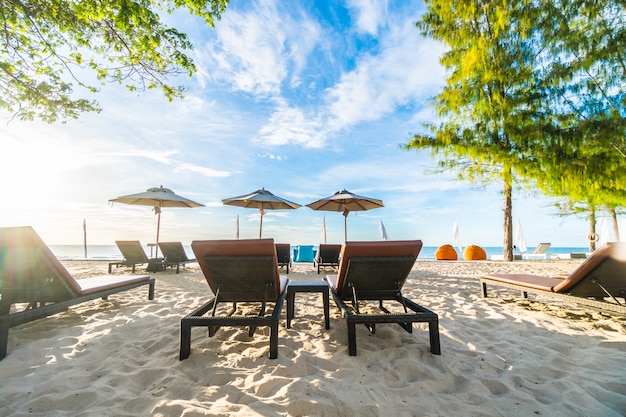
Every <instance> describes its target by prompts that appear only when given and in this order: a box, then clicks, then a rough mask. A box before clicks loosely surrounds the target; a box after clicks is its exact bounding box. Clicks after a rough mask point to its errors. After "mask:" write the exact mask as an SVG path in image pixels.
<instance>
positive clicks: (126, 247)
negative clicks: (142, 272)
mask: <svg viewBox="0 0 626 417" xmlns="http://www.w3.org/2000/svg"><path fill="white" fill-rule="evenodd" d="M115 244H116V245H117V248H118V249H119V250H120V252H122V256H123V259H122V260H121V261H116V262H110V263H109V274H110V273H111V267H112V266H115V267H116V268H117V267H120V266H130V267H132V272H133V274H134V273H135V266H136V265H143V264H148V265H150V262H151V260H150V259H149V258H148V256H147V255H146V252H145V251H144V250H143V247H142V246H141V243H140V242H139V241H138V240H116V241H115ZM152 262H155V260H153V261H152ZM148 269H151V268H148Z"/></svg>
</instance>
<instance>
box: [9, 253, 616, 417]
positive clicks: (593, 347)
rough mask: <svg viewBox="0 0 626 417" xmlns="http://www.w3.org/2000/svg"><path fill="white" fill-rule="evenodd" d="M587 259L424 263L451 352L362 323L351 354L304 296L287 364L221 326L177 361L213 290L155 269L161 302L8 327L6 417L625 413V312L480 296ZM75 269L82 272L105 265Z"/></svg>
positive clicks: (91, 309)
mask: <svg viewBox="0 0 626 417" xmlns="http://www.w3.org/2000/svg"><path fill="white" fill-rule="evenodd" d="M580 262H582V260H558V261H521V262H520V261H516V262H513V263H503V262H497V261H484V262H483V261H480V262H464V261H458V262H441V261H439V262H438V261H418V262H417V263H416V265H415V267H414V269H413V272H412V274H411V277H410V278H409V281H408V282H407V284H406V286H405V289H404V295H405V296H407V297H409V298H411V299H413V300H415V301H417V302H418V303H419V304H422V305H424V306H425V307H427V308H429V309H431V310H433V311H434V312H436V313H438V314H439V319H440V332H441V350H442V355H441V356H435V355H432V354H431V353H430V351H429V345H428V332H427V330H426V329H427V325H426V324H417V325H415V326H414V331H413V333H412V334H409V333H406V332H405V331H404V330H402V329H401V328H400V327H399V326H397V325H379V326H377V333H376V334H375V335H369V333H368V332H367V329H366V328H365V327H363V326H361V327H359V328H357V348H358V356H356V357H350V356H348V350H347V335H346V325H345V323H344V322H343V321H342V319H341V317H340V316H339V314H338V310H337V309H336V307H335V305H334V303H332V300H331V329H330V330H325V329H324V322H323V314H322V301H321V297H320V295H319V294H299V295H298V296H297V297H296V316H295V319H294V321H293V323H292V328H291V329H287V328H286V327H285V321H284V320H283V321H282V323H281V329H280V340H279V353H278V354H279V356H278V359H276V360H271V359H269V358H268V352H269V334H268V331H267V330H266V329H259V330H257V333H256V335H255V336H254V337H253V338H249V337H248V335H247V331H246V330H245V329H236V328H222V329H220V331H219V332H218V333H217V335H216V336H215V337H213V338H208V337H207V336H206V331H204V330H203V329H194V331H193V332H192V345H191V356H190V357H189V359H186V360H184V361H179V359H178V353H179V338H180V335H179V334H180V333H179V328H180V319H181V318H182V317H183V316H185V315H187V314H188V313H190V312H191V311H192V310H193V309H195V308H196V307H198V306H200V305H201V304H203V303H204V302H206V301H207V300H208V299H209V297H210V291H209V288H208V285H207V283H206V282H205V281H204V277H203V276H202V273H201V272H200V270H199V268H198V266H197V264H195V263H194V264H190V265H187V267H185V268H183V269H181V273H180V274H178V275H176V274H175V270H168V271H167V272H159V273H157V274H152V276H154V277H156V279H157V284H156V294H155V299H154V300H153V301H149V300H148V299H147V288H146V287H143V288H139V289H136V290H132V291H128V292H125V293H120V294H115V295H113V296H111V297H110V298H109V300H108V301H104V300H96V301H92V302H88V303H85V304H80V305H77V306H74V307H73V308H71V309H69V310H68V311H67V312H64V313H62V314H58V315H56V316H53V317H51V318H48V319H43V320H38V321H35V322H32V323H28V324H25V325H22V326H19V327H15V328H12V329H11V331H10V333H9V346H8V355H7V357H6V358H5V359H4V360H2V361H0V375H1V379H0V415H3V416H83V415H89V416H91V415H93V416H207V415H210V416H355V417H356V416H358V417H368V416H568V417H575V416H605V417H613V416H614V417H617V416H624V415H626V376H625V375H626V373H625V371H624V370H625V369H626V318H624V317H619V316H613V317H612V316H610V315H606V314H602V313H599V312H595V311H592V310H589V309H585V308H580V307H577V306H573V305H570V304H563V303H561V302H557V301H554V300H549V301H547V302H544V303H539V302H530V301H524V300H518V299H514V297H515V296H516V294H515V293H513V292H508V293H506V292H502V291H500V292H499V294H501V295H506V294H508V297H507V298H506V299H502V298H489V299H486V300H484V299H481V298H480V295H479V285H478V279H477V278H478V277H480V276H481V275H483V274H485V273H507V272H529V273H538V274H543V275H554V274H557V273H567V272H570V271H572V270H573V269H574V268H575V267H576V266H577V265H579V264H580ZM64 264H65V265H66V266H67V267H68V269H69V270H70V271H71V272H72V273H73V274H74V275H75V276H76V277H77V278H81V277H88V276H92V275H99V274H103V273H106V268H107V264H106V262H79V261H71V262H69V261H68V262H64ZM128 271H129V270H126V269H124V268H120V269H117V270H115V271H114V273H116V274H126V273H128ZM288 276H289V278H290V279H292V280H302V279H307V280H310V279H321V277H323V275H317V273H316V272H315V271H314V270H313V266H312V265H311V264H294V266H293V268H292V270H291V271H290V273H289V275H288ZM285 311H286V306H285V307H284V308H283V318H284V316H285Z"/></svg>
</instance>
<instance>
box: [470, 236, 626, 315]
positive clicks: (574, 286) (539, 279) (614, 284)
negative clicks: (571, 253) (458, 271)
mask: <svg viewBox="0 0 626 417" xmlns="http://www.w3.org/2000/svg"><path fill="white" fill-rule="evenodd" d="M488 285H493V286H497V287H505V288H512V289H515V290H518V291H520V293H521V296H522V297H523V298H527V297H528V294H529V293H530V294H535V295H539V296H545V297H549V298H556V299H560V300H564V301H569V302H574V303H576V304H581V305H585V306H589V307H594V308H597V309H601V310H604V311H609V312H615V313H620V314H626V243H618V242H610V243H607V244H605V245H604V246H602V247H601V248H599V249H598V250H596V251H595V252H593V253H592V254H591V255H590V256H589V257H588V258H587V259H586V260H585V261H583V263H581V264H580V266H579V267H578V268H576V269H575V270H574V271H573V272H572V273H571V274H569V275H559V276H556V277H544V276H539V275H529V274H499V275H498V274H496V275H486V276H483V277H482V278H481V279H480V292H481V295H482V297H487V286H488ZM619 299H621V300H622V301H621V302H620V301H619Z"/></svg>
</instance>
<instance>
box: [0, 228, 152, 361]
mask: <svg viewBox="0 0 626 417" xmlns="http://www.w3.org/2000/svg"><path fill="white" fill-rule="evenodd" d="M142 285H148V286H149V288H148V298H149V299H150V300H152V299H153V298H154V279H152V278H150V277H149V276H148V275H140V276H119V275H118V276H113V275H108V276H106V275H105V276H98V277H93V278H85V279H79V280H76V279H74V278H73V277H72V275H70V273H69V272H68V271H67V269H65V267H64V266H63V265H62V264H61V263H60V262H59V260H58V259H57V258H56V257H55V256H54V254H53V253H52V252H51V251H50V249H49V248H48V247H47V246H46V244H45V243H43V241H42V240H41V238H40V237H39V236H38V235H37V233H35V231H34V230H33V229H32V228H31V227H5V228H0V359H3V358H4V357H5V356H6V354H7V345H8V338H9V328H10V327H13V326H17V325H19V324H23V323H27V322H30V321H33V320H37V319H41V318H44V317H47V316H50V315H52V314H55V313H59V312H61V311H65V310H67V308H68V307H70V306H72V305H75V304H79V303H83V302H85V301H89V300H93V299H96V298H103V299H106V298H107V297H108V296H109V295H111V294H115V293H118V292H122V291H126V290H130V289H133V288H136V287H139V286H142ZM12 306H13V309H12V308H11V307H12Z"/></svg>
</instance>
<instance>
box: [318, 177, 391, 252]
mask: <svg viewBox="0 0 626 417" xmlns="http://www.w3.org/2000/svg"><path fill="white" fill-rule="evenodd" d="M306 206H307V207H309V208H311V209H313V210H322V211H339V212H342V213H343V216H344V218H343V235H344V241H347V240H348V224H347V218H348V214H350V212H351V211H364V210H371V209H375V208H379V207H384V206H385V205H384V204H383V202H382V200H378V199H375V198H371V197H364V196H362V195H356V194H353V193H351V192H350V191H347V190H345V189H343V190H341V191H337V192H336V193H335V194H333V195H331V196H329V197H325V198H322V199H320V200H317V201H314V202H312V203H310V204H307V205H306Z"/></svg>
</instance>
